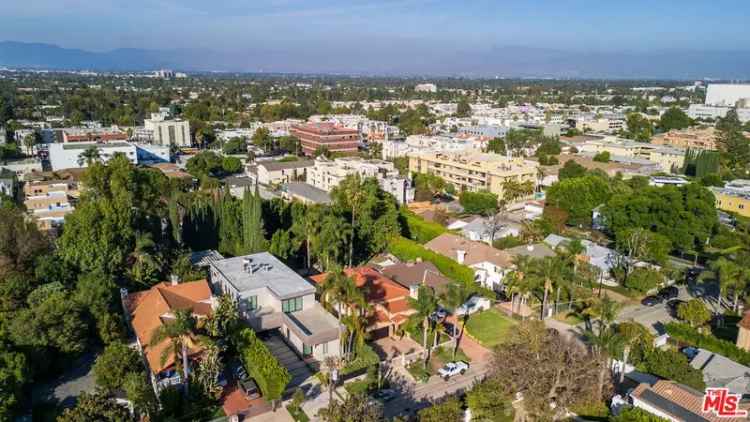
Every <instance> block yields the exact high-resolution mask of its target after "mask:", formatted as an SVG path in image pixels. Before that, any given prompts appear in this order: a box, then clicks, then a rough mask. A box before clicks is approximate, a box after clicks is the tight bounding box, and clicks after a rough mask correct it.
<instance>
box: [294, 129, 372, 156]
mask: <svg viewBox="0 0 750 422" xmlns="http://www.w3.org/2000/svg"><path fill="white" fill-rule="evenodd" d="M289 133H290V134H291V135H292V136H295V137H297V138H298V139H299V140H300V143H301V144H302V152H303V153H304V154H305V155H308V156H311V155H313V154H315V151H316V150H318V148H326V149H328V151H330V152H331V153H339V154H343V155H353V154H356V153H357V148H358V146H359V131H358V130H357V129H349V128H345V127H342V126H338V125H336V124H335V123H331V122H319V123H306V124H297V125H293V126H292V127H291V129H290V130H289Z"/></svg>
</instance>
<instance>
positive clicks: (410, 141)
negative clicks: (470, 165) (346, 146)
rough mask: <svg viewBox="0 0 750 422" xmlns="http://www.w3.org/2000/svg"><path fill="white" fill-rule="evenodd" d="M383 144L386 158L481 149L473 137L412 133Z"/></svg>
mask: <svg viewBox="0 0 750 422" xmlns="http://www.w3.org/2000/svg"><path fill="white" fill-rule="evenodd" d="M381 145H382V146H383V159H384V160H389V159H392V158H397V157H406V156H408V155H412V154H421V153H428V152H459V151H467V150H475V151H476V152H479V150H480V146H479V145H478V144H477V143H476V142H474V140H472V139H466V138H454V137H449V136H429V135H410V136H407V137H406V139H395V140H394V139H389V140H384V141H383V142H381Z"/></svg>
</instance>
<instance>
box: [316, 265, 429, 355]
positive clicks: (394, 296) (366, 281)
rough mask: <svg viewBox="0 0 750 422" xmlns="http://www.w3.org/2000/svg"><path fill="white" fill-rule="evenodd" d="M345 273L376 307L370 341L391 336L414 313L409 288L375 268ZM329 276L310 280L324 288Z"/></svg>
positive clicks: (362, 268) (318, 276) (349, 269)
mask: <svg viewBox="0 0 750 422" xmlns="http://www.w3.org/2000/svg"><path fill="white" fill-rule="evenodd" d="M344 273H345V274H346V275H347V276H349V277H352V278H353V279H354V282H355V283H356V285H357V287H358V288H360V289H362V290H364V292H365V298H366V299H367V301H368V302H369V303H370V304H372V305H373V307H374V313H373V315H372V318H371V321H370V324H369V326H368V328H367V332H369V334H370V339H371V340H377V339H379V338H383V337H388V336H392V335H394V334H395V333H396V330H397V329H398V328H399V327H400V326H401V324H403V323H404V322H405V321H406V320H407V319H408V317H409V315H411V314H413V313H414V312H415V311H414V310H413V309H412V308H411V305H410V304H409V299H408V298H409V297H410V293H409V289H408V288H406V287H404V286H402V285H401V284H399V283H396V282H395V281H393V280H391V279H390V278H388V277H386V276H385V275H383V274H381V273H379V272H378V271H377V270H375V269H374V268H372V267H368V266H365V267H356V268H347V269H345V270H344ZM327 277H328V273H323V274H318V275H314V276H312V277H310V280H312V281H313V282H314V283H315V284H318V285H322V284H323V283H324V282H325V280H326V278H327Z"/></svg>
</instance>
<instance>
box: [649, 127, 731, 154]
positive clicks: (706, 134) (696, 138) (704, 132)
mask: <svg viewBox="0 0 750 422" xmlns="http://www.w3.org/2000/svg"><path fill="white" fill-rule="evenodd" d="M651 143H652V144H655V145H669V146H673V147H678V148H692V149H701V150H717V149H718V147H717V146H716V129H715V128H713V127H706V128H688V129H682V130H678V129H673V130H670V131H669V132H667V133H661V134H659V135H656V136H654V137H653V138H652V139H651Z"/></svg>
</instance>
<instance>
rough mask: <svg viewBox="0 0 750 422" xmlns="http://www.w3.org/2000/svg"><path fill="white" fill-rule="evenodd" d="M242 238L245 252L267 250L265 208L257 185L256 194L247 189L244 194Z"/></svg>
mask: <svg viewBox="0 0 750 422" xmlns="http://www.w3.org/2000/svg"><path fill="white" fill-rule="evenodd" d="M242 234H243V236H242V239H243V249H244V251H243V252H244V253H246V254H250V253H257V252H263V251H265V250H266V239H265V237H264V235H265V231H264V230H263V210H262V204H261V199H260V193H259V190H258V184H257V183H256V185H255V194H254V195H253V194H251V193H250V190H249V189H245V193H244V194H243V196H242Z"/></svg>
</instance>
